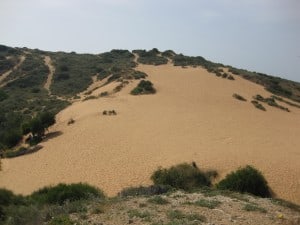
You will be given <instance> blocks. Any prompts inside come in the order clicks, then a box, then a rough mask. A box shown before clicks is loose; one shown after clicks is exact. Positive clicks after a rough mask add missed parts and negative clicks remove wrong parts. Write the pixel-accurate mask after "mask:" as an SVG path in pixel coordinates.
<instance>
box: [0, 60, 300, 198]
mask: <svg viewBox="0 0 300 225" xmlns="http://www.w3.org/2000/svg"><path fill="white" fill-rule="evenodd" d="M137 70H140V71H143V72H146V73H147V74H148V75H149V77H148V78H147V79H149V80H151V82H153V83H154V86H155V88H156V89H157V93H156V94H155V95H146V96H131V95H130V94H129V92H130V90H131V88H133V87H134V86H135V85H136V82H132V83H130V84H129V85H127V86H126V87H125V88H124V89H122V91H121V92H119V93H117V94H115V95H114V97H113V98H99V99H95V100H89V101H84V102H75V103H73V104H72V105H71V106H70V107H68V108H66V109H65V110H63V111H62V112H60V113H59V114H58V115H57V123H56V124H55V125H54V126H53V127H52V128H51V131H61V132H62V133H63V134H62V135H60V136H58V137H56V138H53V139H50V140H48V141H47V142H43V143H42V145H43V146H44V148H43V149H42V150H40V151H39V152H37V153H35V154H31V155H27V156H24V157H19V158H14V159H6V160H3V161H2V162H3V167H2V168H3V171H1V172H0V186H2V187H6V188H8V189H11V190H13V191H15V192H16V193H22V194H28V193H31V192H32V191H34V190H36V189H37V188H40V187H42V186H45V185H50V184H57V183H59V182H67V183H71V182H88V183H90V184H92V185H96V186H98V187H100V188H102V189H103V190H104V191H105V192H106V193H108V194H109V195H114V194H116V193H117V192H119V191H120V190H121V189H122V188H124V187H128V186H136V185H146V184H150V183H151V182H150V179H149V177H150V175H151V173H152V172H153V171H154V170H155V169H156V168H157V167H158V166H170V165H174V164H177V163H181V162H192V161H195V162H196V163H197V164H198V165H199V166H200V167H201V168H207V169H208V168H213V169H217V170H218V171H219V172H220V173H221V177H223V176H224V175H225V174H226V173H228V172H230V171H231V170H235V169H237V168H238V167H239V166H244V165H246V164H251V165H254V166H255V167H257V168H258V169H260V170H261V171H262V172H263V173H264V175H265V176H266V178H267V180H268V181H269V183H270V185H271V187H272V189H273V190H274V192H275V193H276V194H277V195H278V196H279V197H281V198H285V199H288V200H292V201H294V202H298V203H300V174H299V171H300V151H299V146H300V139H299V138H298V135H299V132H300V119H299V116H300V110H299V109H296V108H292V107H290V109H291V110H292V112H290V113H287V112H284V111H281V110H279V109H276V108H272V107H269V106H266V108H267V112H262V111H260V110H258V109H255V108H254V107H253V105H252V104H251V103H250V101H251V98H252V96H253V95H256V94H261V95H263V96H270V93H268V92H266V91H265V90H264V89H263V87H261V86H258V85H256V84H254V83H251V82H249V81H247V80H244V79H240V78H239V77H237V76H235V78H236V80H235V81H229V80H226V79H222V78H218V77H216V76H214V75H212V74H209V73H208V72H207V71H206V70H204V69H201V68H186V69H183V68H180V67H173V66H171V65H169V64H168V65H162V66H146V65H141V66H139V67H138V68H137ZM111 85H114V84H113V83H112V84H111ZM102 88H103V89H102ZM102 88H99V89H97V92H99V93H101V91H103V90H105V86H104V87H102ZM233 93H238V94H240V95H242V96H243V97H245V98H247V100H248V102H241V101H238V100H236V99H234V98H233V97H232V94H233ZM97 94H98V93H97ZM103 110H115V111H116V112H117V116H103V115H102V114H101V113H102V111H103ZM70 118H73V119H74V120H75V121H76V122H75V123H74V124H72V125H70V126H68V125H67V121H68V120H69V119H70Z"/></svg>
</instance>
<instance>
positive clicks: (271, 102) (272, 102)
mask: <svg viewBox="0 0 300 225" xmlns="http://www.w3.org/2000/svg"><path fill="white" fill-rule="evenodd" d="M253 99H254V100H257V101H261V102H265V103H267V104H268V105H269V106H272V107H275V108H278V109H281V110H284V111H286V112H290V110H289V109H288V108H286V107H284V106H282V105H279V104H278V103H277V102H276V100H275V99H276V98H274V97H270V98H264V97H262V96H261V95H255V96H253Z"/></svg>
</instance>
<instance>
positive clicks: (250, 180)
mask: <svg viewBox="0 0 300 225" xmlns="http://www.w3.org/2000/svg"><path fill="white" fill-rule="evenodd" d="M217 188H219V189H222V190H230V191H236V192H240V193H250V194H253V195H256V196H261V197H271V192H270V188H269V186H268V183H267V181H266V179H265V178H264V176H263V175H262V173H261V172H260V171H258V170H257V169H255V168H254V167H252V166H249V165H248V166H246V167H244V168H240V169H238V170H237V171H235V172H232V173H230V174H228V175H227V176H226V177H225V178H224V179H223V180H221V181H220V182H219V183H218V184H217Z"/></svg>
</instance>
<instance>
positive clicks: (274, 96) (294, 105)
mask: <svg viewBox="0 0 300 225" xmlns="http://www.w3.org/2000/svg"><path fill="white" fill-rule="evenodd" d="M271 98H273V99H275V100H277V101H280V102H284V103H285V104H288V105H290V106H293V107H296V108H300V105H299V104H295V103H293V102H290V101H287V100H285V99H283V98H280V97H278V96H276V95H272V96H271Z"/></svg>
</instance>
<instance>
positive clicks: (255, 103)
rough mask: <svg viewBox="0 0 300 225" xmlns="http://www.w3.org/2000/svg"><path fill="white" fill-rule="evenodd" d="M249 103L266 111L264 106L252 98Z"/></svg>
mask: <svg viewBox="0 0 300 225" xmlns="http://www.w3.org/2000/svg"><path fill="white" fill-rule="evenodd" d="M251 103H252V104H253V105H254V107H255V108H257V109H260V110H262V111H266V108H265V107H264V106H263V105H262V104H260V103H259V102H258V101H255V100H252V101H251Z"/></svg>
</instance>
